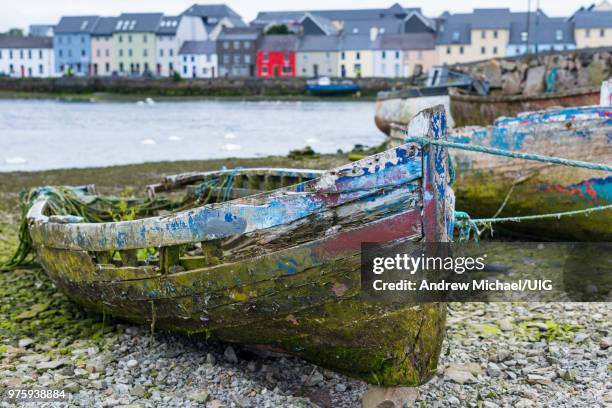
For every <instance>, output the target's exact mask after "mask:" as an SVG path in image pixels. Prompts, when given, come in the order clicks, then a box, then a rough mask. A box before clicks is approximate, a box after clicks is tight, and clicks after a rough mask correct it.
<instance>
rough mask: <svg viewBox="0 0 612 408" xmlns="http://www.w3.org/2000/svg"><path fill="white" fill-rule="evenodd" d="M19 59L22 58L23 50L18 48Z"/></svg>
mask: <svg viewBox="0 0 612 408" xmlns="http://www.w3.org/2000/svg"><path fill="white" fill-rule="evenodd" d="M19 59H23V50H19Z"/></svg>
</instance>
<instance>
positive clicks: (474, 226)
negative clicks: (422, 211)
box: [455, 204, 612, 242]
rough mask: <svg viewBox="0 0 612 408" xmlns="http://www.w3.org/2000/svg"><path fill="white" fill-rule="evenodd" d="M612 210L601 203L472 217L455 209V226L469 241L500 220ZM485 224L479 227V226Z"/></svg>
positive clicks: (460, 238) (519, 219) (511, 220)
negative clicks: (562, 208)
mask: <svg viewBox="0 0 612 408" xmlns="http://www.w3.org/2000/svg"><path fill="white" fill-rule="evenodd" d="M606 210H612V204H608V205H601V206H597V207H591V208H584V209H581V210H573V211H563V212H555V213H548V214H535V215H523V216H517V217H500V218H495V217H493V218H475V219H473V218H471V217H470V215H469V214H468V213H467V212H465V211H455V228H456V229H457V231H458V235H459V242H464V241H469V240H470V239H471V238H472V237H473V238H474V240H475V241H476V242H478V238H479V237H480V234H482V232H483V231H485V230H487V229H490V230H492V229H493V224H495V223H500V222H521V221H532V220H542V219H547V218H557V219H559V218H561V217H573V216H577V215H584V216H588V215H590V214H591V213H595V212H599V211H606ZM479 225H482V226H484V227H483V228H482V229H479V228H478V226H479Z"/></svg>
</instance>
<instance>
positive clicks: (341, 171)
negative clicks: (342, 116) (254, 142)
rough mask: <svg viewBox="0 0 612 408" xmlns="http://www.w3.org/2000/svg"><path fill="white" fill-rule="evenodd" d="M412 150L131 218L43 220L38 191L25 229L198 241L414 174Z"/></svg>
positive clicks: (68, 242)
mask: <svg viewBox="0 0 612 408" xmlns="http://www.w3.org/2000/svg"><path fill="white" fill-rule="evenodd" d="M412 150H413V149H411V148H409V147H406V146H400V147H397V148H395V149H391V150H388V151H386V152H383V153H379V154H377V155H374V156H371V157H368V158H365V159H363V160H360V161H357V162H354V163H351V164H349V165H346V166H341V167H339V168H336V169H334V170H330V171H328V172H326V173H325V174H323V176H321V177H320V178H319V179H315V180H311V181H308V182H306V183H302V184H299V185H297V186H292V187H288V188H285V189H281V190H275V191H273V192H270V193H268V194H262V195H257V196H253V197H245V198H241V199H238V200H234V201H231V202H227V203H222V204H212V205H206V206H203V207H199V208H195V209H192V210H186V211H182V212H178V213H175V214H172V215H168V216H162V217H151V218H147V219H140V220H134V221H123V222H116V223H79V224H58V223H48V222H47V220H48V217H46V216H44V210H45V205H46V204H45V201H44V196H41V201H40V202H37V203H35V204H34V206H33V207H32V210H31V211H30V212H29V215H28V219H29V220H30V221H31V228H30V232H31V235H32V239H33V240H34V242H35V243H37V244H45V245H49V246H53V247H56V248H65V249H83V250H88V251H105V250H117V249H118V250H123V249H133V248H146V247H162V246H166V245H179V244H184V243H193V242H201V241H207V240H210V239H219V238H223V237H227V236H232V235H236V234H241V233H246V232H251V231H255V230H258V229H265V228H271V227H274V226H276V225H282V224H287V223H290V222H293V221H296V220H298V219H301V218H304V217H307V216H309V215H311V214H315V213H318V212H321V211H324V210H325V209H327V208H334V207H337V206H340V205H342V204H345V203H348V202H351V201H355V200H359V199H362V198H364V197H367V196H369V195H371V194H372V192H373V191H376V190H380V189H384V188H391V187H393V186H399V185H403V184H406V183H408V182H410V181H412V180H416V179H418V178H420V176H421V172H422V168H421V167H422V164H421V157H420V155H419V154H418V152H417V153H416V154H415V153H414V152H413V151H412Z"/></svg>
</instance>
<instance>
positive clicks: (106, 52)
mask: <svg viewBox="0 0 612 408" xmlns="http://www.w3.org/2000/svg"><path fill="white" fill-rule="evenodd" d="M104 55H105V56H107V57H110V50H109V49H108V48H107V49H106V50H105V52H104Z"/></svg>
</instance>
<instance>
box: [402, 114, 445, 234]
mask: <svg viewBox="0 0 612 408" xmlns="http://www.w3.org/2000/svg"><path fill="white" fill-rule="evenodd" d="M423 135H425V136H426V137H427V138H429V139H431V140H446V137H447V135H446V115H445V112H444V106H443V105H438V106H435V107H433V108H429V109H425V110H423V111H421V112H420V113H419V114H418V115H417V116H415V117H414V118H413V119H412V120H411V121H410V126H409V128H408V137H414V136H423ZM422 183H423V232H424V234H425V241H427V242H449V241H452V237H453V236H452V234H453V231H452V229H453V222H454V219H453V216H454V208H447V205H448V204H451V203H452V201H450V202H448V201H449V199H448V197H447V196H448V195H449V194H452V190H451V189H450V187H449V186H448V152H447V149H445V148H443V147H442V146H438V145H433V144H428V145H425V146H424V147H423V179H422Z"/></svg>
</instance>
